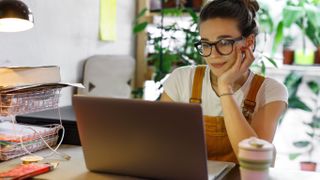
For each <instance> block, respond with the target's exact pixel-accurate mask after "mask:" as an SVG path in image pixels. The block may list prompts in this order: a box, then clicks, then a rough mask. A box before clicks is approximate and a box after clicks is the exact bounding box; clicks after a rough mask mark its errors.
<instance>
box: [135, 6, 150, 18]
mask: <svg viewBox="0 0 320 180" xmlns="http://www.w3.org/2000/svg"><path fill="white" fill-rule="evenodd" d="M147 11H148V9H147V8H143V9H142V10H141V11H140V12H139V14H138V15H137V17H136V21H137V20H138V19H139V18H140V17H142V16H144V15H145V14H146V12H147Z"/></svg>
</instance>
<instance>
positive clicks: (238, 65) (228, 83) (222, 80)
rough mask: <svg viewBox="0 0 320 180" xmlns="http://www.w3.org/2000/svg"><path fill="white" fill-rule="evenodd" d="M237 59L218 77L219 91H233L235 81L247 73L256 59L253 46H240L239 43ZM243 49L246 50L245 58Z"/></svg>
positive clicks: (236, 49)
mask: <svg viewBox="0 0 320 180" xmlns="http://www.w3.org/2000/svg"><path fill="white" fill-rule="evenodd" d="M235 51H236V53H237V55H236V61H235V63H234V64H233V66H232V67H231V68H230V69H229V70H227V71H226V72H224V73H223V74H222V75H221V76H220V77H219V78H218V89H219V93H220V94H222V93H232V92H233V90H232V87H233V85H234V83H235V82H236V81H237V80H238V78H240V77H241V76H242V75H243V74H244V73H246V72H247V71H248V69H249V67H250V65H251V64H252V62H253V61H254V56H253V52H252V49H251V47H240V45H237V46H236V47H235ZM242 51H244V53H245V56H244V59H243V56H242Z"/></svg>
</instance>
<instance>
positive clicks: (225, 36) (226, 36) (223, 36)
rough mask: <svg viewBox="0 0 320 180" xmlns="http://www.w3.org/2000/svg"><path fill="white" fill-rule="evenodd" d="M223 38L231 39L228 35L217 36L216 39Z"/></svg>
mask: <svg viewBox="0 0 320 180" xmlns="http://www.w3.org/2000/svg"><path fill="white" fill-rule="evenodd" d="M225 38H232V36H230V35H220V36H218V38H217V39H225Z"/></svg>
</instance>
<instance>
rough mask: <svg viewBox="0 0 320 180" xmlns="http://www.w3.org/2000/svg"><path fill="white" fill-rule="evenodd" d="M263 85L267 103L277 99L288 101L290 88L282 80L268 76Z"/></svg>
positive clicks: (262, 92) (263, 95)
mask: <svg viewBox="0 0 320 180" xmlns="http://www.w3.org/2000/svg"><path fill="white" fill-rule="evenodd" d="M262 87H263V88H262V91H261V95H262V97H263V98H264V99H265V103H269V102H271V101H276V100H280V101H284V102H286V103H287V102H288V90H287V87H286V86H285V85H284V84H283V83H282V82H281V81H279V80H277V79H274V78H272V77H266V78H265V80H264V83H263V85H262Z"/></svg>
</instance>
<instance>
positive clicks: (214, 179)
mask: <svg viewBox="0 0 320 180" xmlns="http://www.w3.org/2000/svg"><path fill="white" fill-rule="evenodd" d="M207 165H208V179H209V180H218V179H221V178H223V177H224V176H225V175H226V174H227V173H228V172H229V171H230V170H231V169H232V168H233V167H234V166H235V163H232V162H222V161H208V163H207Z"/></svg>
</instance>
